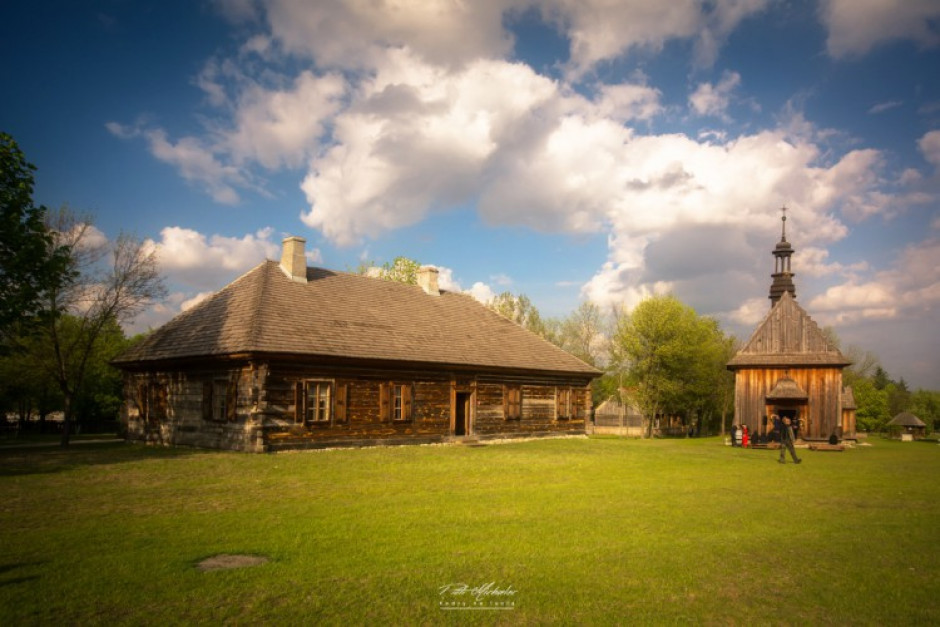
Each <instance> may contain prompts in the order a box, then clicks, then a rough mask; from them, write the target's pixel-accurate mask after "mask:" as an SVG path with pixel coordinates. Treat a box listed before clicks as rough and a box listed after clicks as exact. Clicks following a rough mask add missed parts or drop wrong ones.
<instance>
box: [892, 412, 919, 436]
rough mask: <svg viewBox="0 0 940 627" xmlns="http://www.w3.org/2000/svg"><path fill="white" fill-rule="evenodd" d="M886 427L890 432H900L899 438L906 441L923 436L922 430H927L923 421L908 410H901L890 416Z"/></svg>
mask: <svg viewBox="0 0 940 627" xmlns="http://www.w3.org/2000/svg"><path fill="white" fill-rule="evenodd" d="M888 427H889V429H890V430H891V432H892V433H895V432H897V433H900V435H901V440H904V441H908V442H909V441H911V440H913V439H915V438H918V437H923V435H924V432H925V431H926V430H927V425H926V424H924V421H923V420H921V419H920V418H918V417H917V416H915V415H914V414H912V413H911V412H909V411H902V412H901V413H900V414H898V415H897V416H895V417H894V418H892V419H891V422H889V423H888Z"/></svg>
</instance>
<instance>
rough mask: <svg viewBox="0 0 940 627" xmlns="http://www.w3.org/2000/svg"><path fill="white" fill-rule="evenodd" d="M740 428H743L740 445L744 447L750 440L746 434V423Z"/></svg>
mask: <svg viewBox="0 0 940 627" xmlns="http://www.w3.org/2000/svg"><path fill="white" fill-rule="evenodd" d="M742 429H743V430H744V434H743V435H742V436H741V446H743V447H744V448H747V444H748V442H749V441H750V438H749V437H748V434H747V425H745V426H744V427H742Z"/></svg>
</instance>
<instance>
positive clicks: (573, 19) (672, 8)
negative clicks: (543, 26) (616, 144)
mask: <svg viewBox="0 0 940 627" xmlns="http://www.w3.org/2000/svg"><path fill="white" fill-rule="evenodd" d="M767 5H768V2H767V0H716V1H715V2H710V3H707V4H704V3H700V2H695V1H693V0H674V1H672V2H646V1H643V0H633V1H625V2H610V1H609V0H548V1H546V2H543V3H541V4H540V5H539V6H540V7H541V9H542V12H543V14H545V15H546V16H548V17H549V19H552V20H553V21H555V22H556V23H558V24H560V25H561V28H563V30H564V31H565V33H566V34H567V36H568V38H569V39H570V41H571V51H570V53H571V63H572V70H573V71H574V73H575V75H578V74H582V73H584V72H585V71H587V70H589V69H590V68H592V67H593V66H594V65H596V64H597V63H599V62H601V61H607V60H610V59H614V58H617V57H619V56H621V55H624V54H626V53H628V52H631V51H634V50H637V51H650V52H658V51H660V50H662V48H663V46H664V45H665V44H666V43H667V42H669V41H671V40H674V39H691V40H693V41H694V43H695V60H696V64H697V65H700V66H705V67H708V66H711V65H712V64H713V63H714V62H715V59H716V58H717V56H718V51H719V49H720V47H721V45H722V44H723V43H724V41H725V39H726V38H727V37H728V35H729V34H730V33H731V32H732V31H733V30H734V29H735V28H736V27H737V26H738V25H739V24H740V23H741V22H742V21H743V20H744V19H746V18H748V17H750V16H752V15H755V14H757V13H759V12H760V11H762V10H763V9H764V8H765V7H766V6H767Z"/></svg>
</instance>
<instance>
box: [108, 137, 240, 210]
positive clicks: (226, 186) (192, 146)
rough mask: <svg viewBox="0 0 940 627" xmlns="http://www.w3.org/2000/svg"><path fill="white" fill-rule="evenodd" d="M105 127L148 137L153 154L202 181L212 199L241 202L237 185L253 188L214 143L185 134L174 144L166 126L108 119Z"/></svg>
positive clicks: (186, 176) (227, 202)
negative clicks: (222, 157) (150, 126)
mask: <svg viewBox="0 0 940 627" xmlns="http://www.w3.org/2000/svg"><path fill="white" fill-rule="evenodd" d="M105 128H107V129H108V131H109V132H110V133H111V134H113V135H114V136H116V137H120V138H121V139H133V138H136V137H144V138H145V139H146V140H147V144H148V146H149V148H150V153H151V154H152V155H153V156H154V157H156V158H157V159H159V160H160V161H163V162H164V163H168V164H170V165H172V166H174V167H175V168H176V170H177V171H178V172H179V174H180V176H182V177H183V178H184V179H186V180H187V181H189V182H192V183H196V184H199V185H200V186H201V187H202V188H203V190H204V191H205V192H206V193H207V194H209V195H210V196H211V197H212V199H213V200H214V201H216V202H218V203H221V204H225V205H234V204H236V203H238V202H239V200H240V199H239V196H238V192H237V191H236V190H235V188H236V187H252V185H251V184H250V183H249V181H248V180H247V178H246V176H245V174H244V173H243V171H242V170H240V169H239V168H237V167H235V166H232V165H226V164H224V163H222V162H221V161H220V160H219V159H218V158H217V155H216V153H215V151H214V150H213V149H212V147H211V146H208V145H206V144H205V142H204V141H203V140H201V139H199V138H196V137H184V138H182V139H180V140H179V141H177V142H176V143H173V142H172V141H171V140H169V139H167V136H166V132H165V131H164V130H163V129H143V128H139V127H132V126H126V125H122V124H119V123H118V122H113V121H112V122H108V123H107V124H105Z"/></svg>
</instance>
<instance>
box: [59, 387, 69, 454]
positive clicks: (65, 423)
mask: <svg viewBox="0 0 940 627" xmlns="http://www.w3.org/2000/svg"><path fill="white" fill-rule="evenodd" d="M64 416H65V417H64V419H63V420H62V439H61V440H60V441H59V446H61V447H62V448H68V446H69V436H70V435H71V433H72V395H71V394H68V393H66V394H65V411H64Z"/></svg>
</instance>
